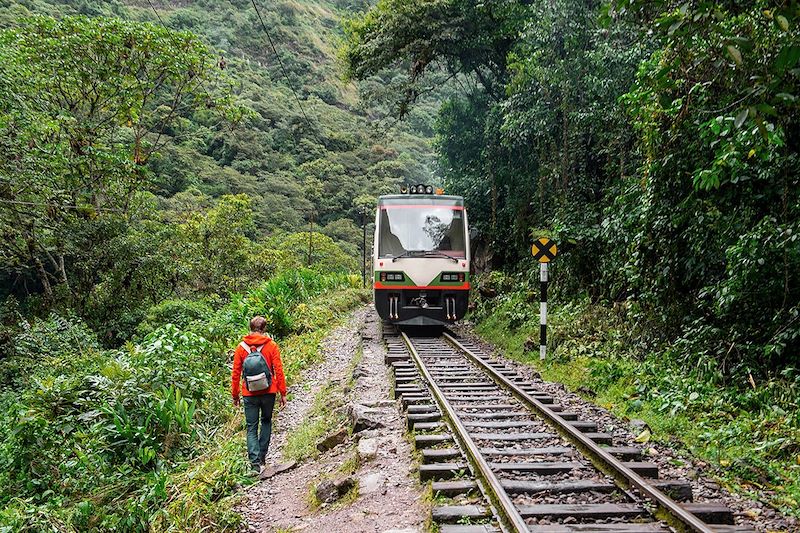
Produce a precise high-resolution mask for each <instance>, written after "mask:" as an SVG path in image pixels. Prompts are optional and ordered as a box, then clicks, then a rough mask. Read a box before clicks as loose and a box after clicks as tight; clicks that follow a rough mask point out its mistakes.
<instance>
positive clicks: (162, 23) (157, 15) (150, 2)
mask: <svg viewBox="0 0 800 533" xmlns="http://www.w3.org/2000/svg"><path fill="white" fill-rule="evenodd" d="M147 3H148V4H150V7H151V8H152V9H153V13H155V14H156V18H157V19H158V22H160V23H161V25H162V26H164V21H163V20H161V15H159V14H158V11H157V10H156V6H154V5H153V2H152V1H151V0H147ZM164 27H166V26H164Z"/></svg>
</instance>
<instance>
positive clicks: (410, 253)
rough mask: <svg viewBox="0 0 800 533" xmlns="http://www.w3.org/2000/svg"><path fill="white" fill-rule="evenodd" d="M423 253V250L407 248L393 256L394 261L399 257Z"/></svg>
mask: <svg viewBox="0 0 800 533" xmlns="http://www.w3.org/2000/svg"><path fill="white" fill-rule="evenodd" d="M421 253H423V251H422V250H406V251H405V252H403V253H402V254H400V255H396V256H394V257H392V263H394V262H395V261H397V260H398V259H402V258H403V257H414V254H421Z"/></svg>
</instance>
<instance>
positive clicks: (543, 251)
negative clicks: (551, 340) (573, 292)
mask: <svg viewBox="0 0 800 533" xmlns="http://www.w3.org/2000/svg"><path fill="white" fill-rule="evenodd" d="M531 253H532V254H533V258H534V259H536V260H537V261H539V282H540V287H541V297H540V299H539V324H540V326H539V328H540V329H539V359H541V360H544V358H545V355H546V353H547V281H548V279H547V275H548V273H547V266H548V264H549V263H550V261H552V260H553V259H555V257H556V254H557V253H558V247H557V246H556V243H554V242H553V241H551V240H550V239H548V238H546V237H542V238H540V239H537V240H536V241H534V243H533V246H531Z"/></svg>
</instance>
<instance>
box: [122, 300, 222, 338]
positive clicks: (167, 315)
mask: <svg viewBox="0 0 800 533" xmlns="http://www.w3.org/2000/svg"><path fill="white" fill-rule="evenodd" d="M210 315H211V307H210V306H209V305H208V304H207V303H205V302H202V301H196V300H164V301H163V302H161V303H159V304H157V305H154V306H153V307H151V308H150V309H148V310H147V313H146V314H145V316H144V320H142V321H141V322H140V323H139V325H138V326H137V328H136V333H137V334H138V335H139V336H141V337H144V336H146V335H148V334H150V333H152V332H153V330H155V329H157V328H159V327H161V326H162V325H164V324H173V325H175V326H176V327H177V328H179V329H183V328H186V327H187V326H189V325H190V324H192V323H193V322H196V321H202V320H205V319H207V318H208V317H209V316H210Z"/></svg>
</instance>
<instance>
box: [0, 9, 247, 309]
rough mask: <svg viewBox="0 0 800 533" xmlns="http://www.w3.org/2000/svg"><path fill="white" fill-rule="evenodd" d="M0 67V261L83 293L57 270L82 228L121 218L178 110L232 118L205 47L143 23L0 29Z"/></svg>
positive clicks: (50, 287) (44, 21)
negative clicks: (207, 111)
mask: <svg viewBox="0 0 800 533" xmlns="http://www.w3.org/2000/svg"><path fill="white" fill-rule="evenodd" d="M0 65H2V67H0V68H1V69H2V71H1V72H0V77H2V79H3V84H2V91H3V93H2V95H0V137H2V139H3V140H2V143H3V144H2V150H0V152H2V157H0V180H2V181H0V191H2V199H3V200H4V201H3V203H2V208H0V231H2V234H3V239H2V242H3V247H2V249H1V252H2V256H3V257H6V258H8V261H7V262H4V263H3V267H4V268H5V269H9V270H12V271H16V272H20V273H26V272H32V273H35V276H36V279H37V281H38V283H39V285H40V287H41V290H42V291H43V293H44V295H45V297H46V298H48V299H50V300H52V299H54V298H55V296H56V294H55V293H56V290H57V289H60V290H62V291H66V292H67V293H69V292H71V291H77V292H78V293H80V294H84V293H85V292H87V291H88V289H89V288H90V287H85V286H74V285H72V286H71V282H73V281H74V280H72V278H71V276H70V274H71V271H70V270H71V269H68V267H67V263H68V262H71V259H72V258H73V257H74V255H76V254H77V249H80V247H81V246H86V244H87V241H88V239H85V237H86V235H85V233H90V232H91V229H90V230H89V232H84V228H86V227H89V228H92V226H96V225H98V224H97V223H95V222H94V221H95V220H96V219H107V218H108V219H110V220H111V221H112V223H113V222H116V223H117V225H118V226H119V225H120V224H123V221H122V220H121V218H122V217H124V215H125V214H126V213H128V212H129V211H131V210H132V209H134V208H135V206H136V205H137V204H138V202H139V201H140V199H139V193H140V192H141V189H142V187H143V185H145V184H146V183H147V178H148V172H147V169H146V164H147V162H148V160H149V158H150V156H151V155H152V154H153V153H154V152H155V151H156V150H158V149H159V148H160V147H161V146H163V144H164V142H165V137H163V136H164V133H165V132H166V131H167V130H168V129H169V128H172V127H174V126H175V124H176V123H177V122H178V117H179V115H180V114H188V113H191V112H192V111H193V110H195V109H198V108H200V107H209V108H211V107H213V108H214V110H215V112H219V113H221V114H222V115H223V116H224V117H225V118H230V119H234V118H235V117H236V116H237V115H238V114H239V110H238V109H237V108H235V107H234V106H230V105H229V102H228V98H229V95H228V93H227V92H226V91H225V90H224V89H221V88H218V87H217V83H218V82H219V81H220V80H219V79H218V75H217V74H216V73H215V72H214V71H215V66H214V60H213V58H212V57H211V56H210V52H209V50H208V48H207V47H206V46H205V45H204V44H202V43H201V42H200V41H199V40H198V39H197V38H196V37H195V36H193V35H191V34H189V33H186V32H174V31H169V30H167V29H164V28H161V27H158V26H153V25H149V24H134V23H127V22H122V21H120V20H118V19H106V18H86V17H80V16H78V17H64V18H61V19H59V20H56V19H53V18H49V17H33V18H30V19H27V20H24V21H22V22H21V24H20V25H19V26H18V27H15V28H12V29H8V30H4V31H2V32H0ZM104 221H105V220H101V221H100V223H102V222H104ZM105 228H106V229H108V228H109V225H108V224H106V225H105ZM82 237H83V238H84V239H82ZM54 286H57V287H54Z"/></svg>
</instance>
